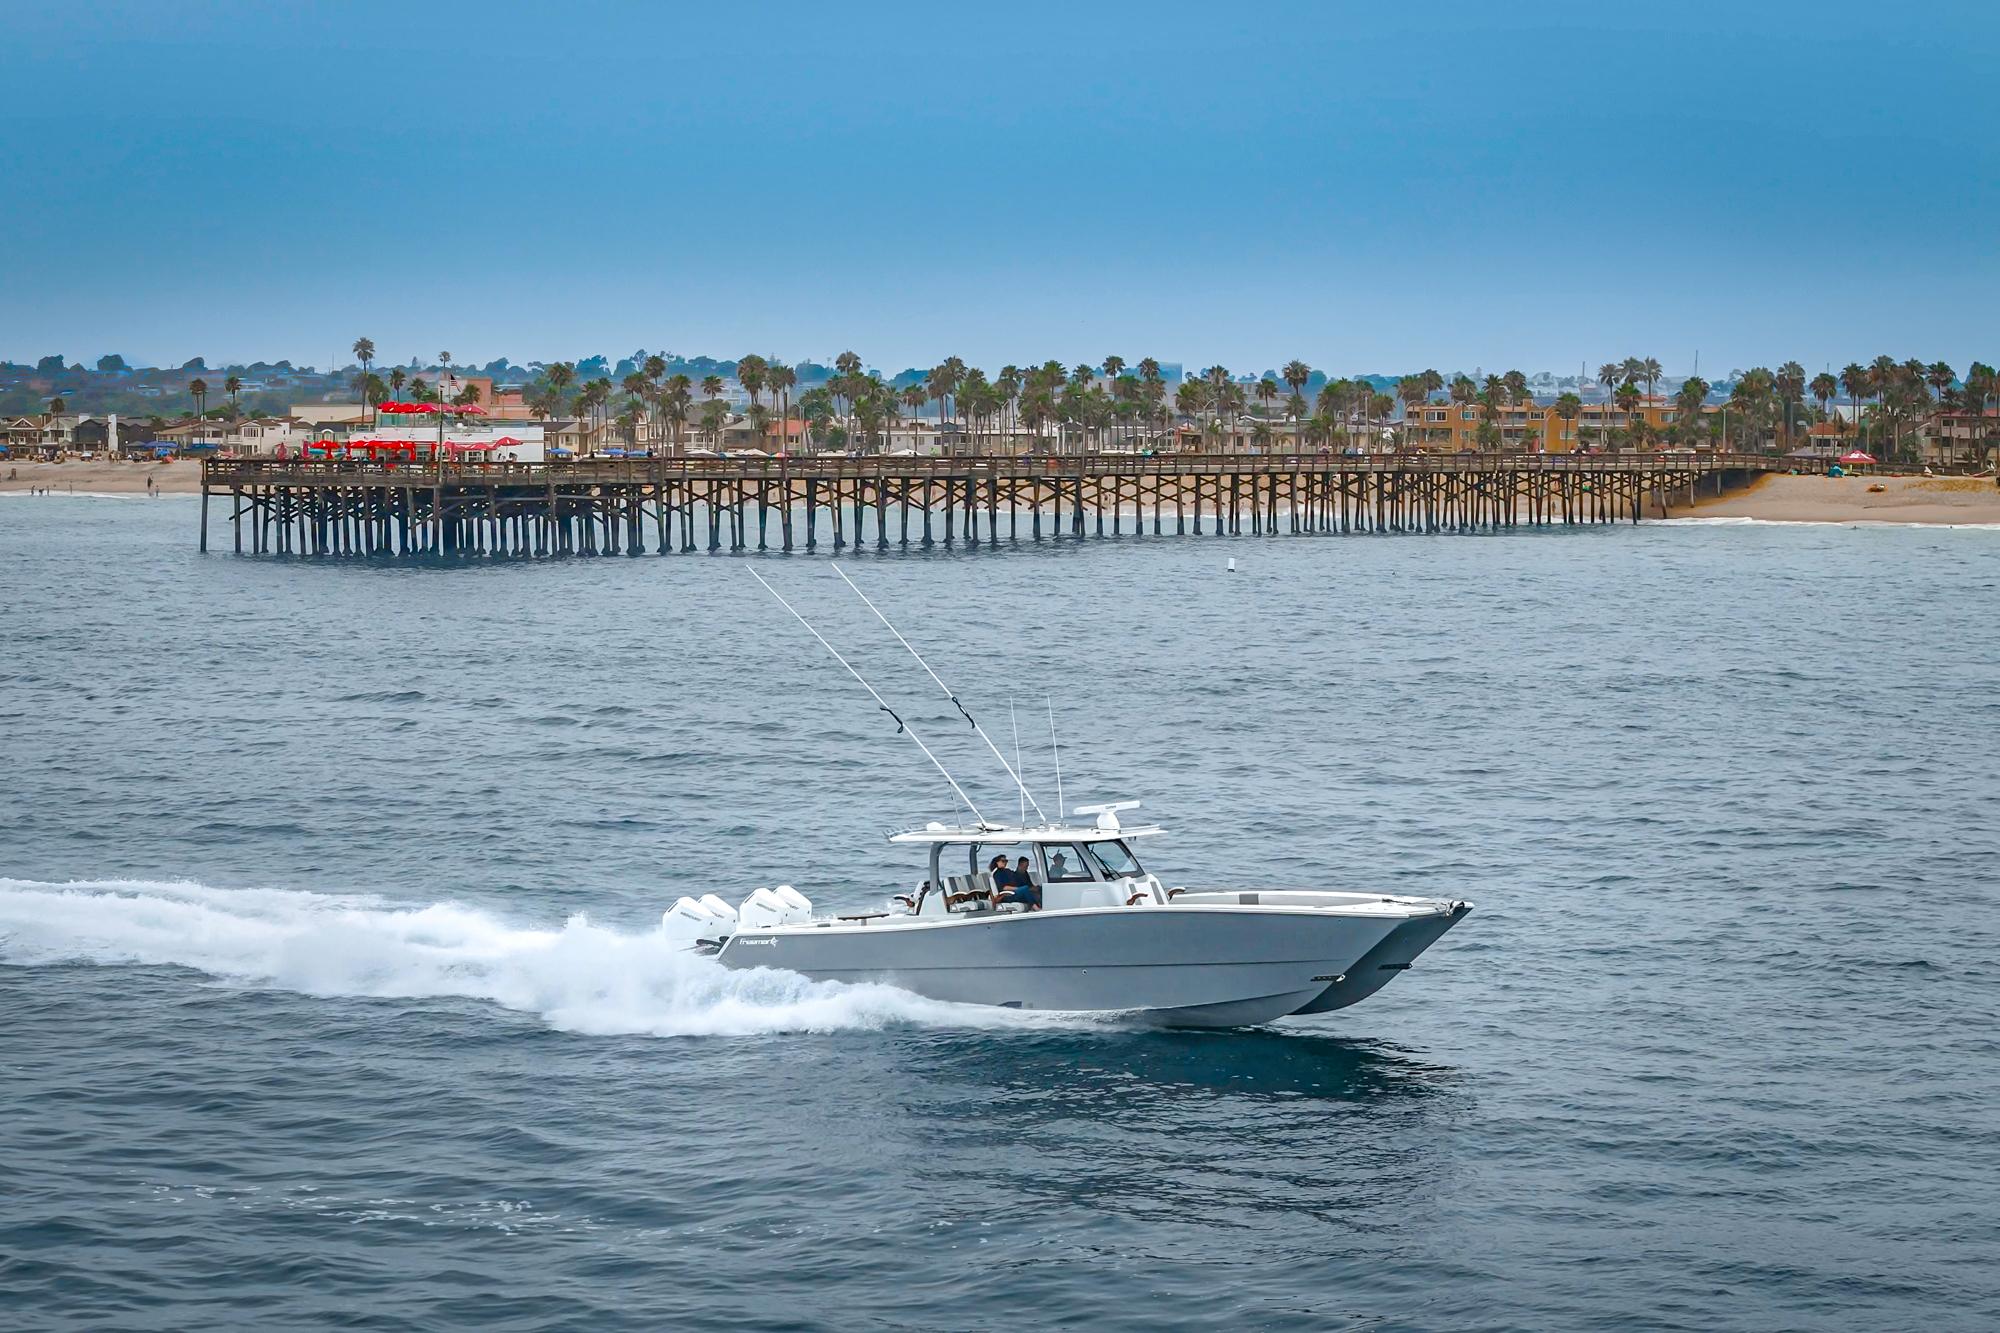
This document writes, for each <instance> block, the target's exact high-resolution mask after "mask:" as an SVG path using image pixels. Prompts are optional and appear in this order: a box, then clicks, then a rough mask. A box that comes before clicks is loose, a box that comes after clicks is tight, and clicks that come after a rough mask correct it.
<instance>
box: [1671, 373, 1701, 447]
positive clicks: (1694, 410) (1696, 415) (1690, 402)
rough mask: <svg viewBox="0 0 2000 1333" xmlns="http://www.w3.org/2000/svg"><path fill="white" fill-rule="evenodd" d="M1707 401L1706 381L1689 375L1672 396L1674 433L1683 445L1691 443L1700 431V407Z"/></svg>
mask: <svg viewBox="0 0 2000 1333" xmlns="http://www.w3.org/2000/svg"><path fill="white" fill-rule="evenodd" d="M1707 401H1708V381H1707V380H1705V379H1703V378H1702V377H1701V376H1699V375H1690V376H1688V377H1687V378H1686V379H1684V380H1682V381H1681V387H1680V392H1679V393H1677V394H1675V395H1674V433H1675V435H1676V436H1678V437H1679V438H1680V440H1681V442H1682V443H1683V444H1688V443H1691V442H1692V441H1693V440H1694V439H1695V438H1696V437H1697V435H1698V433H1699V431H1700V429H1701V407H1702V404H1703V403H1705V402H1707Z"/></svg>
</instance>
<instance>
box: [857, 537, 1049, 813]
mask: <svg viewBox="0 0 2000 1333" xmlns="http://www.w3.org/2000/svg"><path fill="white" fill-rule="evenodd" d="M833 572H834V573H836V574H838V575H840V578H841V581H842V582H843V583H845V584H846V585H847V586H848V587H850V588H853V589H854V595H855V596H856V597H859V598H860V599H861V601H862V603H863V604H864V605H866V606H867V608H868V609H869V610H870V611H873V612H874V613H875V618H876V619H877V620H879V621H881V622H882V623H883V624H884V625H887V626H888V628H889V632H890V633H891V634H893V635H895V636H896V642H897V643H900V644H902V645H903V646H904V647H905V648H909V650H910V656H912V657H914V658H916V659H917V665H918V666H920V667H922V668H923V669H924V673H925V674H926V675H928V676H929V677H930V678H931V679H932V680H934V681H937V687H938V688H939V689H941V690H943V691H944V697H945V698H947V699H949V700H951V706H952V707H953V708H956V709H957V710H958V713H959V716H960V717H963V718H964V719H965V720H966V721H967V722H970V723H972V729H973V730H974V731H976V732H978V733H979V739H980V740H982V741H985V742H986V748H987V749H989V750H991V751H993V757H994V758H995V759H998V760H999V761H1000V767H1002V768H1004V769H1006V770H1007V776H1008V777H1010V778H1012V779H1014V785H1015V786H1016V787H1019V788H1020V789H1021V796H1022V798H1023V799H1024V800H1025V801H1026V802H1027V803H1028V804H1029V805H1032V806H1034V807H1035V813H1036V814H1037V815H1040V816H1041V818H1042V819H1043V820H1044V821H1046V820H1047V819H1048V816H1047V815H1044V814H1042V807H1041V806H1040V805H1038V804H1036V802H1035V796H1034V793H1033V792H1030V791H1029V790H1028V784H1027V783H1025V782H1023V781H1021V775H1020V774H1019V773H1016V772H1015V771H1014V769H1013V768H1012V767H1011V766H1010V765H1009V764H1008V763H1007V758H1006V756H1005V755H1003V754H1001V753H1000V747H999V746H997V745H995V744H994V743H993V738H992V737H991V736H988V735H987V734H986V729H985V728H984V727H982V726H980V725H979V723H978V722H977V721H976V720H974V718H973V716H972V714H970V713H968V712H966V711H965V705H964V704H962V703H960V702H959V701H958V696H957V695H956V694H953V693H952V692H951V686H949V685H947V684H945V683H944V681H942V680H940V679H939V678H938V673H937V672H935V671H932V670H931V664H930V663H929V662H926V661H924V655H923V654H922V653H920V652H918V651H917V650H916V649H915V648H912V647H911V646H910V641H909V640H908V639H906V638H904V637H903V631H901V630H899V629H897V628H896V627H895V626H894V625H890V624H889V617H887V616H885V615H883V614H882V608H881V607H879V606H877V605H875V603H873V602H871V601H869V600H868V594H867V593H865V592H863V591H861V589H860V588H858V587H856V586H855V583H854V580H853V579H850V578H848V577H847V571H846V570H844V569H842V568H841V567H840V566H839V565H835V566H834V567H833ZM1056 804H1057V813H1058V814H1060V813H1061V805H1062V803H1061V802H1060V801H1058V802H1057V803H1056ZM1021 822H1022V823H1024V824H1025V823H1027V822H1028V816H1027V814H1026V812H1023V813H1022V815H1021Z"/></svg>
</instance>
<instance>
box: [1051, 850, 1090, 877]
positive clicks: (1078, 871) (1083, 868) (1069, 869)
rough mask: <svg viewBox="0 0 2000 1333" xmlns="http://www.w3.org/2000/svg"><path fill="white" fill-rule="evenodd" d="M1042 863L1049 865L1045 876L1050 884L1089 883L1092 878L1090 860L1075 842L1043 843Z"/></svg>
mask: <svg viewBox="0 0 2000 1333" xmlns="http://www.w3.org/2000/svg"><path fill="white" fill-rule="evenodd" d="M1042 863H1043V864H1044V865H1045V866H1047V867H1048V869H1047V872H1046V875H1045V877H1044V878H1045V880H1046V882H1048V883H1050V884H1074V883H1084V884H1088V883H1089V882H1090V880H1091V878H1092V876H1091V873H1090V862H1089V861H1087V860H1085V859H1084V853H1083V849H1082V848H1081V847H1080V846H1078V845H1077V844H1076V843H1073V842H1047V843H1043V844H1042Z"/></svg>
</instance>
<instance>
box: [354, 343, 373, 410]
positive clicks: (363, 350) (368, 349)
mask: <svg viewBox="0 0 2000 1333" xmlns="http://www.w3.org/2000/svg"><path fill="white" fill-rule="evenodd" d="M354 359H355V360H356V361H359V362H360V363H361V374H362V376H363V377H364V380H363V382H364V383H365V382H366V376H367V374H368V372H369V371H370V370H372V369H374V366H375V340H374V339H373V338H356V339H355V340H354ZM362 406H363V407H366V406H368V404H367V402H366V401H364V402H363V403H362Z"/></svg>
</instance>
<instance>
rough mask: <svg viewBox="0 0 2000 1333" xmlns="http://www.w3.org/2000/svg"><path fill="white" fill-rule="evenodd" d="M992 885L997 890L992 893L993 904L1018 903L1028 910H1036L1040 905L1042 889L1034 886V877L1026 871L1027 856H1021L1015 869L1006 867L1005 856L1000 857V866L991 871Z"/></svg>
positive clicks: (1039, 908)
mask: <svg viewBox="0 0 2000 1333" xmlns="http://www.w3.org/2000/svg"><path fill="white" fill-rule="evenodd" d="M993 885H994V888H995V889H996V890H998V891H997V892H996V893H994V895H993V905H994V906H995V907H998V906H999V905H1000V904H1001V903H1019V904H1020V905H1021V906H1022V907H1024V908H1026V909H1027V910H1028V911H1030V912H1038V911H1040V910H1041V907H1042V891H1041V890H1040V889H1039V888H1036V887H1035V877H1034V876H1033V875H1031V874H1029V873H1028V858H1027V857H1025V856H1024V857H1022V858H1021V860H1020V862H1019V865H1018V867H1017V868H1016V869H1013V870H1009V869H1007V864H1006V858H1004V857H1003V858H1001V863H1000V868H999V869H998V870H996V871H994V872H993Z"/></svg>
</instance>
